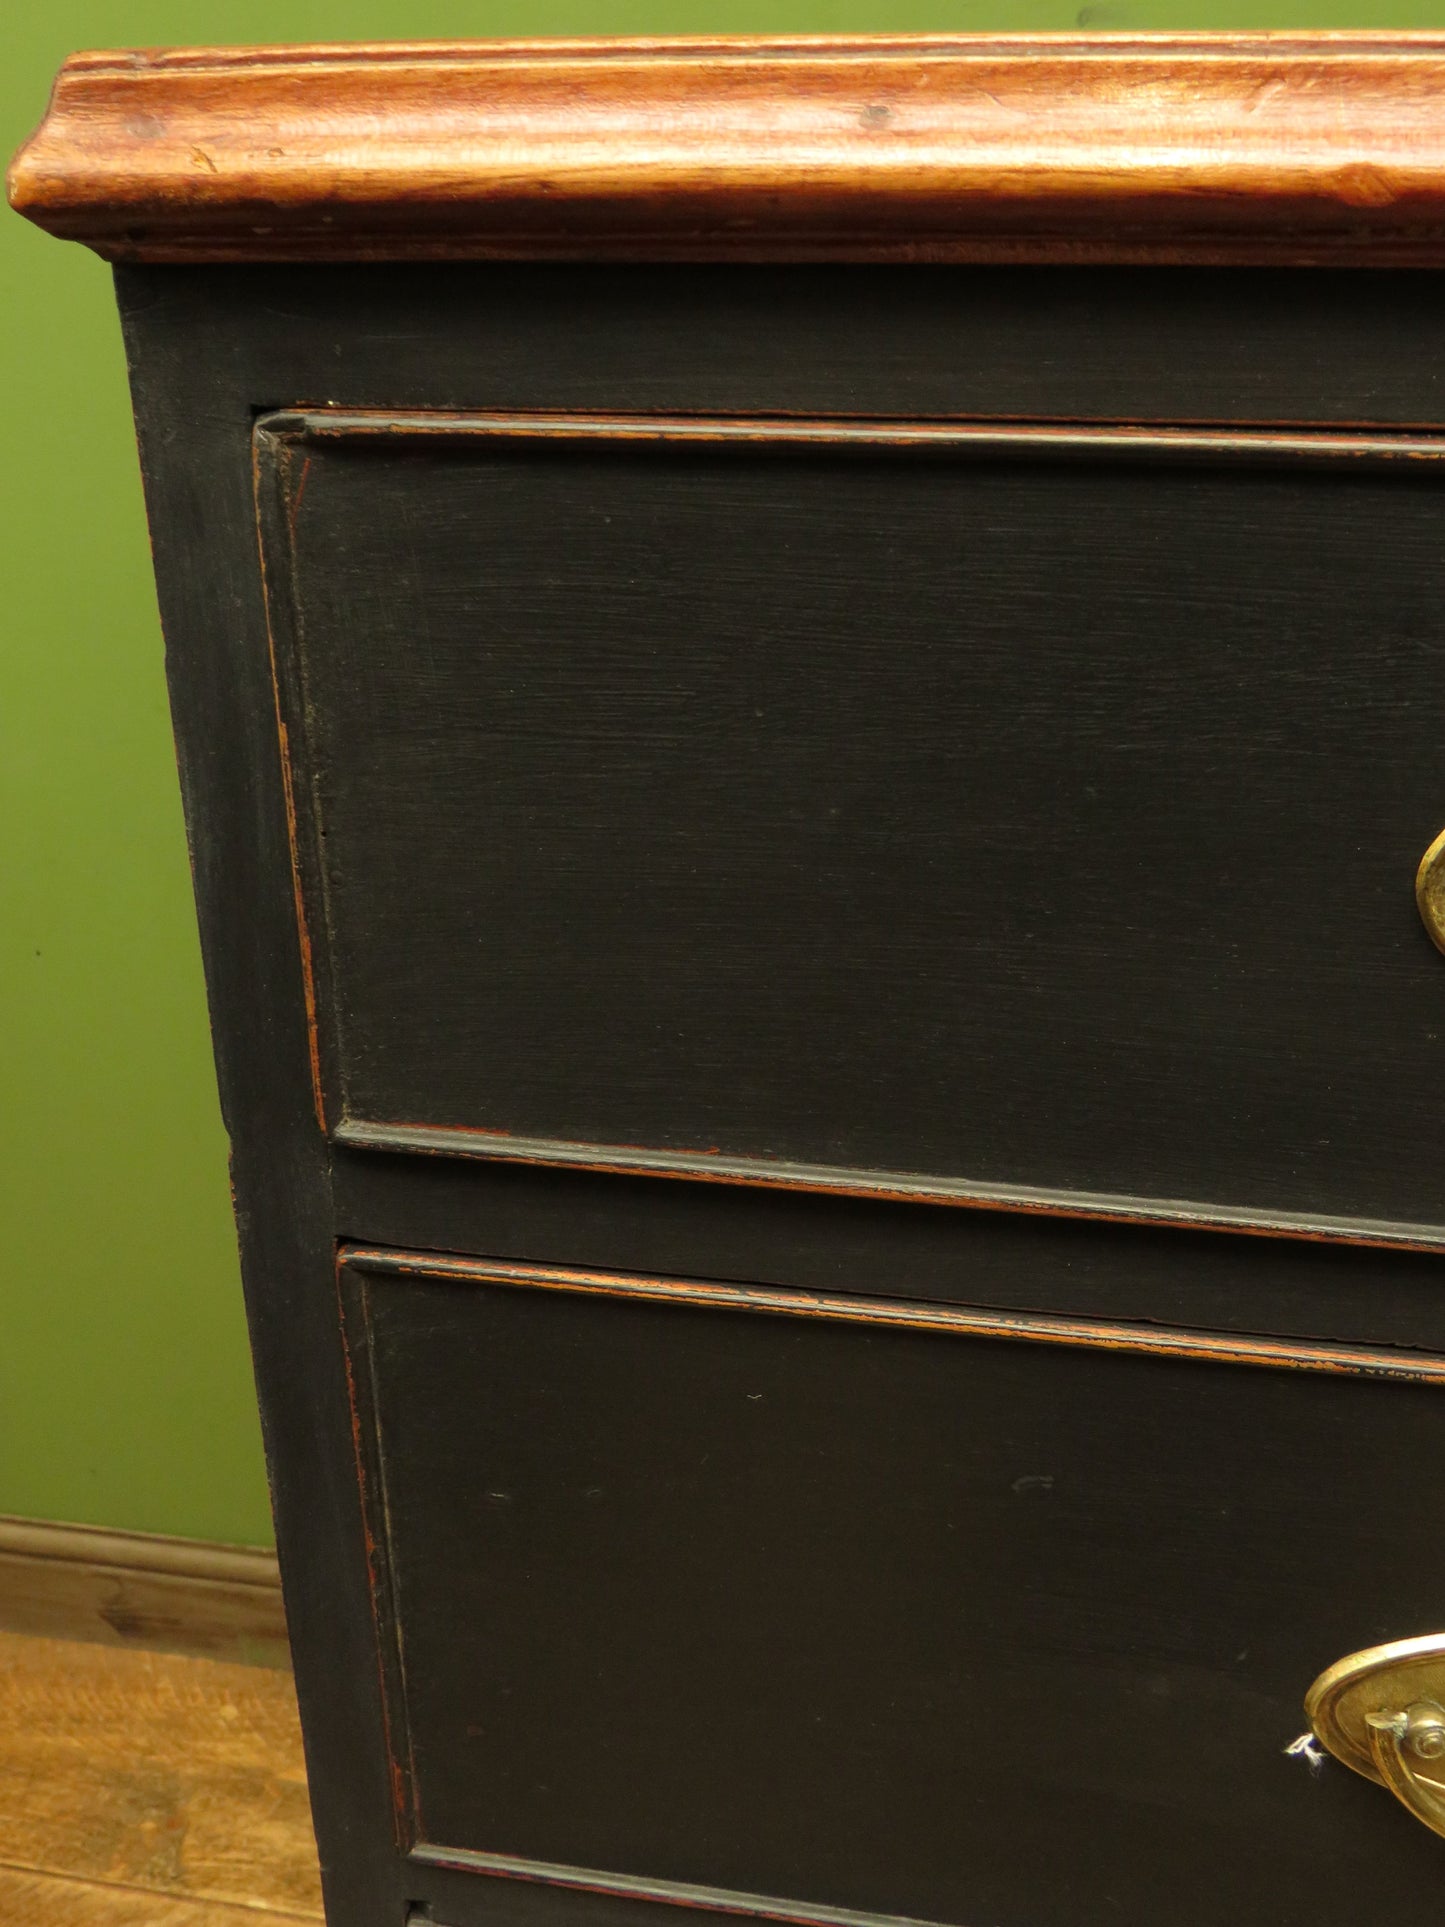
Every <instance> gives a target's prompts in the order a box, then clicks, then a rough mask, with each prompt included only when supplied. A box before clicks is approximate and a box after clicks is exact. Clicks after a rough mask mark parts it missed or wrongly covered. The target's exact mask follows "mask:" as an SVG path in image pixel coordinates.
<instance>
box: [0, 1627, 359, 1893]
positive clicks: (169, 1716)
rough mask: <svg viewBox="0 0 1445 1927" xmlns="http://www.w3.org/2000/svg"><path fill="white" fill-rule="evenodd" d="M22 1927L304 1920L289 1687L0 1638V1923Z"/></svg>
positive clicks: (302, 1824) (285, 1680)
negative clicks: (33, 1926)
mask: <svg viewBox="0 0 1445 1927" xmlns="http://www.w3.org/2000/svg"><path fill="white" fill-rule="evenodd" d="M52 1890H53V1891H52ZM162 1900H164V1902H165V1905H162V1904H161V1902H162ZM27 1909H30V1913H28V1912H27ZM31 1913H33V1915H34V1918H35V1920H36V1921H37V1923H38V1922H40V1921H44V1922H45V1923H46V1927H66V1924H68V1923H71V1922H74V1924H75V1927H207V1924H208V1923H211V1922H213V1921H214V1922H215V1923H216V1927H222V1924H223V1923H224V1927H235V1923H237V1922H244V1921H250V1922H252V1923H257V1917H258V1914H259V1915H260V1916H261V1917H262V1919H264V1917H265V1916H266V1915H267V1914H270V1915H273V1916H277V1917H279V1918H281V1919H286V1918H290V1919H299V1920H311V1921H314V1920H317V1919H319V1917H320V1914H321V1893H320V1876H319V1872H318V1868H317V1863H316V1847H315V1842H314V1839H313V1836H312V1832H311V1818H310V1811H309V1808H308V1805H307V1797H306V1774H305V1768H304V1765H303V1762H302V1754H301V1734H300V1728H299V1726H298V1724H297V1718H296V1700H295V1694H294V1691H293V1688H292V1683H291V1678H290V1675H289V1674H288V1673H284V1672H277V1671H271V1670H268V1669H265V1668H260V1667H253V1666H238V1665H231V1664H225V1663H222V1662H219V1661H216V1660H206V1659H191V1658H181V1657H179V1656H176V1655H174V1654H166V1653H152V1652H133V1651H127V1650H119V1649H116V1648H113V1647H107V1646H101V1645H89V1644H82V1643H80V1642H75V1641H69V1640H53V1639H37V1638H32V1637H28V1636H25V1635H22V1634H16V1633H0V1921H3V1922H4V1923H6V1927H9V1923H11V1922H14V1923H16V1927H29V1922H30V1916H31Z"/></svg>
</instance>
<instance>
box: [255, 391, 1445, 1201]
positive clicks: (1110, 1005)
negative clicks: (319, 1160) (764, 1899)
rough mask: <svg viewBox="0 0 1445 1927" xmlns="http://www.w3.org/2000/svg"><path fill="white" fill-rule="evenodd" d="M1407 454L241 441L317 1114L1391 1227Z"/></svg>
mask: <svg viewBox="0 0 1445 1927" xmlns="http://www.w3.org/2000/svg"><path fill="white" fill-rule="evenodd" d="M1441 452H1445V444H1436V443H1433V442H1430V441H1427V440H1424V439H1421V438H1415V439H1413V440H1411V439H1405V438H1400V439H1396V440H1393V441H1392V440H1385V439H1381V438H1378V437H1371V438H1356V439H1351V438H1349V437H1342V436H1311V435H1308V434H1293V435H1271V434H1268V433H1256V434H1239V435H1235V436H1229V435H1219V434H1210V435H1203V434H1194V433H1189V432H1185V431H1181V432H1177V433H1152V434H1149V433H1141V432H1133V431H1126V430H1108V429H1103V430H1090V431H1072V432H1057V433H1055V432H1052V431H1048V430H1039V429H1013V430H1010V429H1007V428H1003V429H997V430H983V429H969V428H962V427H946V426H943V427H940V426H932V427H912V428H910V427H907V426H903V427H897V428H892V427H886V426H879V425H869V424H865V423H847V422H809V423H800V422H789V423H783V422H777V421H769V422H755V423H744V422H737V421H726V422H708V421H660V420H655V419H634V420H625V421H617V420H596V419H589V418H581V419H566V418H542V419H536V420H528V419H521V418H498V417H493V418H485V417H455V416H452V417H445V416H425V415H419V416H415V417H405V416H381V415H376V416H365V415H344V414H339V413H335V412H330V413H328V412H325V411H321V412H317V413H312V414H308V415H304V416H303V415H283V416H272V417H270V418H268V419H267V420H265V421H263V422H262V423H261V424H260V426H259V427H258V430H257V455H258V474H259V476H260V484H261V486H260V499H261V515H262V543H263V548H264V551H265V560H266V568H267V579H268V584H269V594H270V598H271V605H272V621H273V630H274V636H275V642H276V649H277V660H278V668H279V671H280V676H279V681H280V686H281V691H282V698H281V701H282V712H283V722H284V723H285V726H286V727H285V740H286V742H287V744H288V750H287V754H288V757H289V759H290V763H291V788H292V793H293V797H294V801H295V805H296V817H297V831H298V834H297V853H298V863H299V881H300V891H301V898H302V902H303V905H304V915H305V918H306V921H307V924H308V933H309V946H310V951H311V954H312V957H313V958H314V960H315V967H316V995H317V1004H318V1010H319V1017H318V1027H317V1028H318V1039H317V1042H318V1077H319V1082H320V1086H321V1093H322V1098H323V1104H324V1109H325V1112H326V1115H327V1118H328V1121H329V1123H330V1125H331V1126H332V1128H333V1129H334V1130H335V1131H336V1132H337V1133H338V1135H340V1136H342V1137H343V1138H346V1139H349V1140H351V1141H353V1142H357V1141H359V1142H371V1143H390V1144H394V1145H398V1146H403V1147H404V1146H407V1145H412V1146H416V1147H418V1148H441V1149H454V1150H457V1151H462V1152H472V1153H475V1154H480V1155H491V1156H515V1157H526V1158H531V1159H537V1160H542V1161H546V1162H584V1163H594V1164H601V1165H604V1166H607V1167H610V1168H622V1169H652V1168H660V1169H664V1170H674V1171H685V1172H693V1173H697V1174H701V1175H709V1176H716V1177H730V1178H734V1179H743V1180H747V1181H755V1182H781V1183H792V1184H805V1185H816V1186H821V1187H831V1186H838V1187H840V1188H845V1189H850V1190H870V1189H876V1190H882V1191H886V1192H894V1193H900V1192H901V1193H904V1194H911V1195H921V1196H937V1197H941V1198H947V1197H958V1198H968V1197H980V1198H989V1197H1001V1198H1004V1199H1008V1198H1010V1197H1017V1198H1019V1199H1021V1200H1026V1201H1032V1202H1037V1203H1041V1204H1044V1205H1049V1204H1057V1205H1061V1206H1064V1207H1078V1206H1079V1205H1081V1204H1082V1205H1084V1206H1086V1207H1088V1206H1092V1207H1093V1208H1099V1209H1120V1210H1126V1211H1142V1212H1145V1213H1155V1212H1157V1213H1159V1214H1162V1215H1183V1216H1189V1215H1191V1213H1192V1214H1194V1215H1199V1216H1203V1217H1206V1218H1209V1217H1217V1218H1222V1219H1224V1220H1226V1221H1229V1220H1236V1221H1238V1220H1242V1221H1245V1222H1249V1221H1253V1220H1259V1221H1267V1222H1276V1223H1284V1224H1296V1225H1299V1226H1302V1227H1305V1228H1308V1227H1310V1226H1311V1225H1312V1224H1315V1223H1316V1221H1318V1220H1322V1219H1323V1220H1330V1221H1334V1220H1347V1221H1360V1220H1363V1221H1367V1226H1366V1228H1368V1226H1369V1225H1374V1226H1377V1227H1378V1226H1379V1225H1380V1224H1385V1225H1393V1226H1395V1227H1396V1228H1397V1234H1398V1235H1405V1236H1412V1235H1419V1236H1422V1237H1429V1236H1430V1229H1429V1228H1430V1227H1445V1195H1442V1194H1441V1192H1440V1189H1439V1186H1438V1183H1437V1181H1436V1180H1437V1176H1438V1169H1439V1148H1438V1140H1437V1135H1436V1119H1437V1113H1438V1099H1437V1091H1438V1088H1439V1084H1440V1074H1441V1067H1442V1033H1445V960H1442V959H1441V958H1440V957H1439V956H1438V955H1437V954H1436V953H1435V951H1434V950H1433V949H1432V947H1431V945H1430V943H1429V941H1428V939H1427V938H1426V936H1425V934H1424V932H1423V930H1422V929H1421V927H1420V924H1419V922H1418V919H1417V917H1416V913H1415V909H1414V904H1413V898H1412V882H1413V876H1414V870H1415V866H1416V863H1417V861H1418V859H1419V856H1420V854H1421V852H1422V850H1423V849H1424V848H1425V846H1426V844H1427V843H1428V842H1429V841H1430V840H1431V839H1432V837H1433V836H1434V835H1435V834H1436V832H1437V831H1438V830H1439V829H1440V828H1441V826H1442V824H1445V737H1442V733H1441V728H1440V720H1439V718H1440V698H1441V694H1442V689H1445V682H1442V673H1441V672H1442V668H1445V622H1442V617H1441V614H1440V605H1441V597H1440V589H1441V578H1442V556H1445V514H1442V509H1445V495H1442V492H1441V480H1442V470H1441V467H1440V462H1439V456H1440V454H1441ZM1080 1194H1082V1195H1080ZM1180 1201H1186V1206H1185V1207H1181V1205H1180ZM1412 1227H1413V1229H1411V1228H1412ZM1323 1228H1331V1227H1330V1226H1328V1225H1327V1226H1325V1227H1323ZM1333 1228H1336V1229H1342V1230H1345V1231H1350V1230H1352V1229H1354V1230H1359V1229H1360V1228H1361V1227H1360V1226H1359V1225H1358V1223H1346V1224H1344V1225H1334V1226H1333Z"/></svg>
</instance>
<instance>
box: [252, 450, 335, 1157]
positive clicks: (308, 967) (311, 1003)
mask: <svg viewBox="0 0 1445 1927" xmlns="http://www.w3.org/2000/svg"><path fill="white" fill-rule="evenodd" d="M288 455H289V451H288ZM251 489H252V493H253V496H254V498H255V503H256V513H257V517H258V519H259V517H260V514H261V490H262V476H261V450H260V444H259V440H258V439H257V438H255V437H253V438H252V442H251ZM258 555H259V560H260V565H261V600H262V605H263V607H264V609H265V611H266V660H267V668H268V670H269V672H270V677H271V701H272V703H273V704H274V706H275V710H276V734H277V740H278V744H279V748H280V753H281V794H282V799H283V805H284V808H285V813H286V846H287V850H288V853H289V856H290V861H291V895H292V899H293V901H294V903H295V905H296V935H297V942H298V945H299V947H300V952H301V995H302V999H303V1001H304V1004H305V1011H306V1049H307V1055H308V1057H309V1059H310V1064H311V1102H312V1105H313V1107H314V1109H315V1112H316V1122H317V1125H318V1127H319V1128H320V1131H321V1135H322V1136H323V1137H324V1136H325V1135H326V1097H325V1092H324V1091H323V1089H322V1083H321V1037H320V1032H319V1031H318V1028H317V1021H316V976H315V971H314V968H313V964H312V956H311V933H310V930H309V929H308V927H307V923H306V902H305V897H304V895H303V892H302V888H301V862H300V848H299V839H298V834H297V827H296V795H295V791H294V789H293V787H292V779H291V747H290V739H289V737H288V735H287V731H286V719H285V716H284V714H283V712H282V705H281V676H280V671H279V669H278V667H277V662H276V633H275V628H274V626H273V624H272V621H271V584H270V580H269V577H268V574H267V569H266V545H265V543H264V542H262V543H259V544H258Z"/></svg>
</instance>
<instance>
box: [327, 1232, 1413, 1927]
mask: <svg viewBox="0 0 1445 1927" xmlns="http://www.w3.org/2000/svg"><path fill="white" fill-rule="evenodd" d="M341 1276H342V1287H343V1289H342V1298H343V1305H344V1315H345V1322H346V1333H347V1343H348V1348H349V1350H350V1353H351V1357H352V1365H353V1379H354V1383H355V1387H356V1397H357V1401H358V1412H357V1417H358V1426H357V1435H358V1439H359V1441H360V1452H361V1465H360V1467H359V1470H360V1473H361V1476H362V1484H363V1488H364V1490H365V1493H366V1495H367V1503H368V1505H369V1507H370V1508H371V1511H372V1514H373V1517H372V1520H371V1529H372V1536H373V1538H374V1540H375V1542H376V1545H377V1557H376V1561H375V1574H374V1577H375V1583H376V1590H377V1606H378V1625H379V1627H380V1629H381V1637H382V1646H383V1667H384V1673H385V1677H386V1680H387V1692H388V1696H389V1702H390V1704H389V1715H390V1730H391V1733H392V1738H393V1749H394V1755H395V1762H394V1774H395V1777H396V1781H397V1785H398V1787H399V1791H400V1803H401V1808H402V1827H403V1835H404V1840H403V1845H404V1848H405V1850H406V1851H407V1852H408V1853H409V1854H410V1855H411V1857H412V1859H413V1861H414V1862H415V1863H417V1866H418V1869H419V1870H420V1869H422V1868H423V1867H424V1866H425V1865H426V1864H433V1865H445V1866H451V1867H461V1868H470V1869H473V1870H474V1871H475V1872H476V1873H477V1874H478V1875H479V1876H482V1878H481V1879H479V1881H478V1883H477V1886H478V1898H477V1909H476V1918H477V1919H478V1920H480V1919H482V1918H483V1917H484V1916H485V1914H486V1906H485V1899H486V1890H487V1889H488V1888H490V1887H491V1886H492V1882H490V1881H488V1880H486V1879H485V1876H487V1875H489V1874H490V1875H493V1876H496V1875H506V1876H508V1877H509V1878H510V1879H512V1880H515V1879H516V1878H518V1877H521V1878H522V1879H523V1880H530V1881H535V1882H541V1883H552V1884H553V1885H555V1886H559V1887H568V1886H583V1887H589V1888H592V1889H599V1888H600V1889H602V1890H603V1891H607V1890H609V1889H610V1890H614V1891H616V1892H618V1893H630V1894H634V1895H640V1896H655V1897H656V1898H657V1899H660V1900H684V1901H688V1902H690V1903H692V1904H697V1903H698V1902H701V1904H703V1905H704V1906H714V1907H722V1908H725V1909H736V1910H742V1911H749V1912H768V1913H773V1914H780V1915H783V1916H786V1917H790V1918H801V1919H810V1918H811V1919H819V1918H822V1919H829V1918H835V1919H836V1918H837V1917H838V1916H839V1915H840V1914H841V1915H844V1916H847V1917H852V1916H856V1915H865V1916H876V1915H890V1916H896V1915H904V1916H909V1917H912V1918H915V1919H921V1920H928V1921H947V1922H958V1923H962V1924H963V1927H1065V1924H1066V1923H1067V1927H1081V1924H1082V1923H1092V1922H1095V1921H1098V1922H1105V1921H1107V1922H1110V1923H1114V1924H1115V1927H1121V1924H1122V1927H1158V1924H1159V1923H1161V1922H1164V1921H1168V1922H1169V1923H1171V1927H1206V1924H1207V1927H1219V1923H1221V1922H1224V1921H1227V1920H1231V1919H1236V1918H1241V1919H1248V1920H1259V1921H1261V1922H1263V1921H1268V1922H1270V1923H1272V1927H1274V1924H1276V1923H1287V1922H1291V1921H1299V1922H1304V1921H1306V1920H1308V1921H1310V1922H1311V1923H1314V1924H1315V1927H1321V1924H1323V1927H1342V1924H1343V1923H1347V1922H1348V1923H1360V1927H1364V1923H1366V1922H1370V1923H1374V1922H1375V1921H1377V1920H1378V1918H1379V1908H1380V1901H1379V1892H1380V1889H1379V1880H1380V1876H1381V1873H1382V1870H1383V1869H1386V1868H1388V1870H1389V1874H1390V1879H1391V1882H1392V1884H1393V1883H1396V1882H1406V1881H1409V1880H1411V1879H1414V1878H1418V1879H1419V1880H1421V1881H1422V1882H1428V1881H1433V1880H1434V1879H1435V1878H1436V1877H1437V1873H1438V1865H1437V1862H1438V1847H1437V1845H1436V1843H1435V1842H1434V1841H1433V1840H1432V1839H1431V1838H1430V1836H1429V1835H1428V1834H1427V1833H1426V1832H1425V1831H1424V1829H1422V1828H1420V1827H1418V1826H1416V1825H1414V1823H1413V1822H1411V1821H1410V1820H1409V1819H1408V1818H1407V1817H1406V1816H1405V1815H1403V1813H1399V1812H1397V1811H1396V1810H1395V1809H1394V1807H1393V1805H1392V1803H1391V1802H1390V1801H1389V1799H1388V1798H1387V1797H1386V1796H1385V1795H1383V1794H1382V1793H1380V1792H1379V1791H1378V1790H1376V1789H1374V1788H1372V1787H1370V1786H1368V1785H1367V1784H1366V1783H1365V1782H1364V1781H1363V1780H1360V1779H1357V1778H1355V1777H1354V1776H1352V1775H1351V1774H1349V1773H1348V1772H1347V1771H1346V1770H1345V1769H1344V1768H1342V1767H1340V1766H1338V1765H1336V1764H1335V1763H1334V1762H1329V1763H1327V1764H1326V1765H1325V1766H1324V1767H1322V1768H1317V1767H1315V1766H1313V1765H1312V1764H1311V1763H1310V1762H1309V1761H1308V1760H1306V1759H1303V1758H1300V1757H1294V1756H1291V1755H1289V1754H1288V1753H1287V1752H1286V1748H1287V1747H1288V1746H1289V1743H1290V1742H1291V1741H1292V1740H1293V1739H1294V1738H1295V1737H1296V1735H1297V1734H1298V1733H1299V1732H1300V1730H1301V1728H1302V1726H1303V1724H1304V1721H1303V1715H1302V1713H1301V1710H1300V1706H1301V1699H1302V1696H1303V1693H1304V1690H1305V1688H1306V1687H1307V1686H1308V1684H1309V1682H1310V1681H1311V1679H1312V1678H1313V1677H1314V1675H1315V1674H1316V1673H1317V1672H1318V1671H1319V1670H1320V1669H1321V1668H1322V1667H1324V1666H1326V1665H1327V1664H1329V1663H1330V1662H1331V1661H1333V1660H1335V1659H1336V1658H1338V1657H1340V1656H1341V1655H1343V1654H1344V1653H1346V1652H1349V1651H1351V1650H1353V1649H1355V1648H1358V1647H1361V1646H1365V1645H1369V1644H1371V1643H1373V1642H1376V1641H1381V1640H1386V1639H1395V1638H1402V1637H1406V1636H1409V1635H1412V1634H1417V1633H1421V1632H1427V1631H1433V1630H1437V1629H1438V1628H1439V1627H1440V1625H1441V1624H1442V1622H1445V1551H1442V1550H1441V1548H1440V1545H1439V1540H1438V1535H1437V1534H1435V1533H1434V1532H1433V1531H1431V1530H1429V1529H1428V1525H1427V1523H1426V1522H1429V1521H1431V1520H1433V1519H1434V1518H1435V1517H1436V1516H1438V1513H1439V1510H1440V1508H1441V1505H1442V1501H1445V1451H1442V1450H1441V1447H1442V1444H1445V1363H1438V1362H1435V1361H1433V1360H1431V1359H1429V1358H1422V1357H1420V1356H1418V1355H1411V1354H1408V1353H1371V1352H1366V1351H1363V1350H1358V1349H1349V1348H1323V1349H1321V1348H1310V1347H1308V1346H1305V1345H1302V1344H1301V1345H1295V1344H1293V1343H1291V1344H1289V1345H1286V1344H1283V1343H1280V1342H1277V1341H1266V1340H1262V1339H1259V1340H1252V1339H1240V1338H1230V1339H1227V1340H1226V1339H1219V1338H1211V1337H1208V1336H1204V1335H1200V1334H1197V1333H1185V1332H1173V1333H1171V1332H1167V1331H1161V1330H1158V1329H1155V1328H1151V1327H1148V1326H1143V1325H1141V1326H1129V1327H1120V1326H1106V1325H1102V1324H1098V1323H1093V1322H1088V1321H1066V1320H1062V1319H1048V1318H1039V1317H1027V1316H1015V1315H989V1314H983V1313H978V1312H972V1311H966V1310H962V1309H959V1308H954V1307H948V1306H940V1305H927V1306H923V1305H913V1304H910V1303H908V1302H906V1301H889V1302H886V1303H884V1302H881V1301H876V1300H869V1299H862V1298H859V1299H849V1298H846V1297H842V1296H839V1297H833V1298H824V1297H814V1298H809V1297H804V1296H795V1295H790V1294H787V1293H784V1292H779V1291H762V1290H757V1291H754V1290H749V1289H745V1288H739V1287H736V1286H712V1285H703V1284H696V1283H693V1284H689V1283H685V1282H677V1281H665V1280H649V1279H639V1278H635V1277H624V1276H602V1275H598V1274H590V1273H586V1272H581V1271H576V1272H572V1271H558V1270H539V1269H535V1268H526V1267H520V1266H515V1265H502V1264H490V1263H486V1262H481V1261H468V1260H460V1259H456V1260H453V1259H433V1258H427V1257H421V1256H414V1255H408V1254H404V1253H391V1252H377V1251H364V1250H355V1249H353V1250H349V1251H344V1252H343V1254H342V1259H341ZM449 1907H450V1911H449V1912H448V1913H447V1914H446V1915H445V1916H444V1917H445V1918H447V1919H448V1920H453V1919H456V1920H461V1919H462V1918H463V1915H459V1914H458V1913H457V1911H456V1904H455V1902H449ZM468 1918H469V1917H468Z"/></svg>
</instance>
